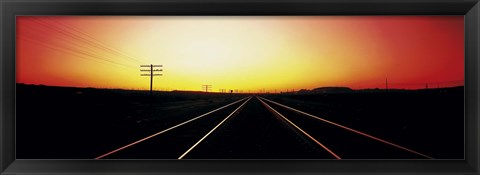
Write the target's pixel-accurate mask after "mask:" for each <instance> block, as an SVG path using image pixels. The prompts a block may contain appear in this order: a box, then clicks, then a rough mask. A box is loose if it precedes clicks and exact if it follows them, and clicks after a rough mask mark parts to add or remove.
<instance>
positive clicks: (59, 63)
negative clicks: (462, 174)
mask: <svg viewBox="0 0 480 175" xmlns="http://www.w3.org/2000/svg"><path fill="white" fill-rule="evenodd" d="M463 26H464V22H463V16H295V17H293V16H292V17H281V16H278V17H259V16H256V17H254V16H252V17H213V16H203V17H188V16H184V17H179V16H177V17H176V16H156V17H155V16H150V17H141V16H136V17H134V16H130V17H125V16H124V17H121V16H118V17H114V16H62V17H60V16H58V17H57V16H50V17H45V16H44V17H42V16H35V17H34V16H21V17H17V82H18V83H27V84H44V85H55V86H75V87H99V88H123V89H148V88H149V83H150V81H149V78H148V77H142V76H140V74H141V72H140V65H143V64H161V65H163V66H164V68H163V70H164V71H163V72H162V74H163V76H159V77H155V79H154V89H156V90H175V89H177V90H201V89H202V86H201V85H203V84H210V85H212V86H213V87H212V90H213V91H218V90H219V89H239V90H242V91H244V92H248V91H251V92H258V90H260V89H264V88H265V90H266V91H270V92H274V91H275V90H277V92H280V91H285V90H286V89H289V90H292V89H294V90H299V89H312V88H316V87H321V86H348V87H351V88H354V89H358V88H377V87H378V88H384V87H385V78H388V81H389V87H391V88H422V87H424V86H425V85H424V84H425V83H436V82H441V83H443V84H448V82H451V81H454V82H455V83H456V84H455V85H458V84H459V83H458V82H460V84H459V85H463V82H462V81H463V80H464V27H463ZM452 85H453V84H452ZM432 86H435V85H434V84H432Z"/></svg>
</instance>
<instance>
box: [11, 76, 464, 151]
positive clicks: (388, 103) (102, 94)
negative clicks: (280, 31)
mask: <svg viewBox="0 0 480 175" xmlns="http://www.w3.org/2000/svg"><path fill="white" fill-rule="evenodd" d="M269 100H271V101H269ZM274 102H276V103H280V104H283V105H285V106H289V107H291V108H295V109H297V110H300V111H303V112H305V113H308V114H312V115H315V116H317V117H320V118H323V119H326V120H328V121H331V122H334V123H338V124H340V125H343V126H345V127H348V128H352V129H355V130H358V131H361V132H364V133H368V134H370V135H373V136H375V137H378V138H381V139H383V140H386V141H389V142H392V143H395V144H398V145H401V146H402V147H406V148H408V149H411V150H415V151H416V152H419V153H422V154H425V155H428V156H430V157H433V158H435V159H463V157H464V88H463V86H458V87H450V88H432V89H419V90H403V89H389V90H383V89H361V90H353V89H350V88H348V87H319V88H315V89H312V90H299V91H296V92H290V93H282V94H242V93H205V92H195V91H169V92H167V91H154V92H153V94H152V95H150V94H149V91H138V90H122V89H96V88H74V87H54V86H43V85H27V84H17V92H16V131H17V132H16V143H17V147H16V149H17V150H16V151H17V153H16V156H17V159H93V158H96V157H98V156H100V155H104V154H105V153H108V152H110V151H112V150H115V149H117V148H120V147H122V146H125V145H128V144H130V143H132V142H135V141H137V140H139V139H142V138H145V137H147V136H150V135H152V134H155V133H157V132H159V131H162V130H166V129H167V130H168V128H170V127H172V126H175V125H178V124H180V123H182V122H185V121H188V120H190V119H192V118H194V117H197V116H201V115H202V114H205V113H208V112H210V111H212V110H215V109H218V108H220V107H222V106H225V107H224V108H222V109H221V110H218V111H216V112H212V113H211V114H209V115H208V116H206V117H203V118H199V119H198V120H195V121H192V122H191V123H188V124H185V125H182V126H179V127H178V128H175V129H172V130H171V131H170V130H169V131H168V132H165V133H162V134H160V135H158V136H155V137H152V138H148V139H146V140H145V141H142V142H141V143H138V144H136V145H132V146H131V147H128V148H125V149H124V150H120V151H118V152H115V153H112V154H111V155H110V154H109V155H105V158H106V159H109V158H111V159H176V158H178V157H179V156H180V155H182V153H184V152H185V151H186V150H187V149H189V148H190V147H191V146H192V145H194V144H195V143H196V142H197V141H198V140H199V139H201V138H202V136H205V135H206V134H207V135H208V134H210V135H208V137H206V136H205V138H204V140H203V139H202V140H201V141H202V142H201V143H200V142H197V143H199V144H198V146H197V147H195V149H192V150H191V151H190V152H188V151H187V152H185V153H184V154H185V157H184V158H188V159H332V158H335V157H333V156H332V155H334V154H332V153H329V152H328V151H325V150H326V149H322V147H319V146H318V145H317V144H315V143H314V142H312V140H310V139H309V138H308V137H307V136H305V135H304V134H302V133H301V131H300V130H299V129H296V128H295V127H294V126H293V125H292V124H289V122H287V120H285V119H282V117H281V116H280V115H278V114H276V113H275V111H276V112H278V113H280V114H282V115H283V116H285V117H287V118H289V121H290V122H293V123H295V124H296V125H298V127H300V128H303V131H305V132H307V133H309V134H310V135H311V136H312V137H314V138H316V139H317V140H318V141H319V142H321V143H322V144H323V145H325V146H326V147H328V148H330V150H331V151H332V152H335V153H336V154H337V155H338V156H339V157H342V158H343V159H423V158H425V156H424V157H422V156H419V155H418V154H412V153H411V152H408V151H404V150H402V149H398V148H395V147H392V146H391V145H388V144H384V143H381V142H378V141H376V140H372V139H370V138H368V137H364V136H361V135H358V134H356V133H353V132H350V131H348V130H345V129H342V128H339V127H336V126H334V125H331V124H328V123H326V122H322V121H320V120H317V119H314V118H312V117H308V116H306V115H301V114H299V113H298V112H294V111H292V110H289V109H287V108H283V107H281V106H280V105H276V104H275V103H274ZM228 104H231V105H230V106H228ZM269 106H271V107H269ZM232 111H233V112H232ZM226 116H231V117H230V118H228V119H225V117H226ZM220 122H224V123H221V125H220V124H219V123H220ZM217 124H219V125H218V128H215V130H214V131H212V132H211V133H209V131H210V130H211V129H212V128H214V127H215V126H216V125H217ZM192 148H193V147H192ZM187 153H188V154H187ZM102 158H103V157H102Z"/></svg>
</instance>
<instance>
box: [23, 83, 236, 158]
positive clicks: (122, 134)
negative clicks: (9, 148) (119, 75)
mask: <svg viewBox="0 0 480 175" xmlns="http://www.w3.org/2000/svg"><path fill="white" fill-rule="evenodd" d="M241 98H243V95H230V94H223V95H222V94H204V93H197V92H157V93H154V95H153V98H151V97H150V96H149V93H148V91H127V90H108V89H93V88H65V87H48V86H30V85H21V84H17V96H16V99H17V101H16V111H17V112H16V126H17V128H16V131H17V133H16V142H17V151H16V156H17V158H18V159H93V158H95V157H97V156H99V155H101V154H104V153H105V152H108V151H111V150H112V149H115V148H118V147H120V146H123V145H126V144H129V143H131V142H134V141H136V140H138V139H140V138H144V137H146V136H148V135H151V134H153V133H156V132H158V131H161V130H163V129H166V128H168V127H171V126H173V125H175V124H178V123H181V122H183V121H186V120H188V119H190V118H193V117H196V116H199V115H202V114H204V113H206V112H209V111H211V110H214V109H216V108H218V107H221V106H224V105H226V104H229V103H231V102H233V101H236V100H239V99H241ZM159 158H162V157H159Z"/></svg>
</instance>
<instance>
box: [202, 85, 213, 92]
mask: <svg viewBox="0 0 480 175" xmlns="http://www.w3.org/2000/svg"><path fill="white" fill-rule="evenodd" d="M202 89H205V92H208V90H210V89H212V85H207V84H206V85H202Z"/></svg>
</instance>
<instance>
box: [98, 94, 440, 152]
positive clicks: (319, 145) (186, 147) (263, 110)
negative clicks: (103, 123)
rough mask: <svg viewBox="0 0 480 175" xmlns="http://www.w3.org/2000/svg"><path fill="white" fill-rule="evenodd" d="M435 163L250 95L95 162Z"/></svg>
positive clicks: (334, 124) (347, 128) (373, 137)
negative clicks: (340, 161)
mask: <svg viewBox="0 0 480 175" xmlns="http://www.w3.org/2000/svg"><path fill="white" fill-rule="evenodd" d="M130 158H134V159H272V158H273V159H285V158H293V159H367V158H368V159H376V158H378V159H384V158H385V159H389V158H395V159H433V158H432V157H430V156H427V155H425V154H422V153H420V152H417V151H414V150H412V149H409V148H407V147H404V146H400V145H398V144H395V143H392V142H390V141H386V140H384V139H380V138H378V137H375V136H372V135H370V134H367V133H363V132H361V131H357V130H355V129H352V128H349V127H346V126H344V125H341V124H338V123H335V122H332V121H329V120H325V119H323V118H320V117H317V116H314V115H311V114H308V113H306V112H303V111H300V110H297V109H294V108H291V107H289V106H286V105H283V104H280V103H277V102H275V101H272V100H269V99H266V98H264V97H258V96H257V97H246V98H243V99H241V100H238V101H235V102H232V103H230V104H227V105H225V106H222V107H220V108H217V109H215V110H212V111H210V112H207V113H205V114H203V115H200V116H197V117H194V118H192V119H190V120H187V121H184V122H182V123H179V124H177V125H174V126H172V127H170V128H168V129H165V130H162V131H159V132H157V133H155V134H152V135H149V136H147V137H145V138H141V139H139V140H137V141H135V142H132V143H130V144H127V145H125V146H122V147H119V148H116V149H114V150H112V151H110V152H107V153H105V154H102V155H100V156H98V157H96V158H95V159H130Z"/></svg>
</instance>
